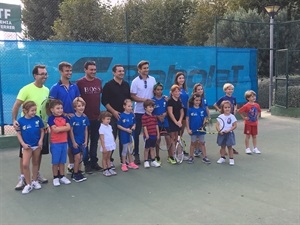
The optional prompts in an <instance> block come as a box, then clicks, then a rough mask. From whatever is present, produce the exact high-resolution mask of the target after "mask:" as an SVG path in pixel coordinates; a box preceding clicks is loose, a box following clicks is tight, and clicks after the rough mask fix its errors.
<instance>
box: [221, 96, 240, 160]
mask: <svg viewBox="0 0 300 225" xmlns="http://www.w3.org/2000/svg"><path fill="white" fill-rule="evenodd" d="M220 110H221V113H222V114H221V115H219V116H218V118H217V123H216V129H217V131H218V137H217V143H218V145H219V146H221V150H220V154H221V158H220V159H219V160H218V161H217V163H219V164H221V163H225V161H226V157H225V153H226V151H225V148H226V147H227V149H228V154H229V165H231V166H233V165H234V159H233V148H232V146H233V145H235V136H234V132H233V130H234V129H235V128H236V126H237V120H236V118H235V116H234V115H233V114H231V103H230V101H223V102H222V103H221V105H220Z"/></svg>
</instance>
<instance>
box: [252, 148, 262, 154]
mask: <svg viewBox="0 0 300 225" xmlns="http://www.w3.org/2000/svg"><path fill="white" fill-rule="evenodd" d="M253 153H256V154H260V153H261V152H260V151H259V150H258V148H254V149H253Z"/></svg>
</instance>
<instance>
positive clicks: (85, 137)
mask: <svg viewBox="0 0 300 225" xmlns="http://www.w3.org/2000/svg"><path fill="white" fill-rule="evenodd" d="M88 137H89V134H88V127H87V126H86V127H85V129H84V143H83V144H84V146H85V147H86V146H87V143H88Z"/></svg>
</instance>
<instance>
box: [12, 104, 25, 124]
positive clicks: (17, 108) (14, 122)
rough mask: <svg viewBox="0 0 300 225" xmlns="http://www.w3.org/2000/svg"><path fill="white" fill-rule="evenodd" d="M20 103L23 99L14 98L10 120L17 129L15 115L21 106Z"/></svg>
mask: <svg viewBox="0 0 300 225" xmlns="http://www.w3.org/2000/svg"><path fill="white" fill-rule="evenodd" d="M22 104H23V101H21V100H19V99H16V101H15V103H14V106H13V108H12V122H13V126H14V128H15V129H17V128H18V127H19V123H18V121H17V116H18V112H19V108H20V107H21V105H22Z"/></svg>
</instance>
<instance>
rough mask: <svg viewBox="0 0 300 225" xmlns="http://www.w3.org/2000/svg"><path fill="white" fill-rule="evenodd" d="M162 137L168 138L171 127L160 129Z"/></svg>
mask: <svg viewBox="0 0 300 225" xmlns="http://www.w3.org/2000/svg"><path fill="white" fill-rule="evenodd" d="M158 129H159V134H160V136H166V135H168V134H169V133H170V129H169V127H158Z"/></svg>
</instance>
